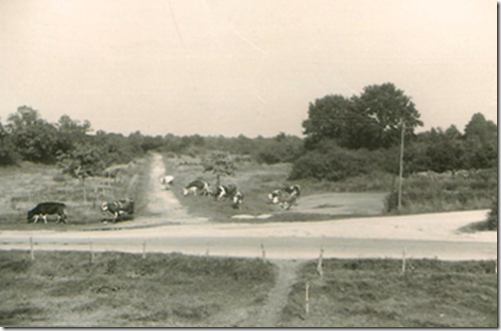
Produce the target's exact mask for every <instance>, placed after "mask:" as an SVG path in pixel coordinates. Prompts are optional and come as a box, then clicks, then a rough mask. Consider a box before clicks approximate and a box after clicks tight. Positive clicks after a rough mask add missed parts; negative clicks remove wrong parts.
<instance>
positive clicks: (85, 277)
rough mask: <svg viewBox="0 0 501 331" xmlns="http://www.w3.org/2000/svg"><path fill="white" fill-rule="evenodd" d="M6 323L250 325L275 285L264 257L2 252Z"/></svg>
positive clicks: (1, 311) (1, 314) (1, 300)
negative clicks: (262, 258) (93, 255)
mask: <svg viewBox="0 0 501 331" xmlns="http://www.w3.org/2000/svg"><path fill="white" fill-rule="evenodd" d="M0 268H1V270H2V273H1V274H0V281H1V282H2V284H3V286H2V287H1V288H0V325H2V326H11V327H58V326H59V327H176V326H178V327H179V326H192V327H210V326H214V327H222V326H244V327H245V326H252V325H255V324H256V317H257V315H258V314H257V313H258V312H259V311H260V308H261V306H262V305H263V304H264V301H265V300H266V295H267V293H268V292H269V290H270V289H271V287H272V286H273V278H274V273H275V268H274V267H273V266H272V265H271V264H270V263H268V262H264V261H262V260H260V259H253V260H251V259H237V258H234V259H233V258H226V259H223V258H216V257H190V256H184V255H181V254H148V255H147V257H146V258H145V259H142V258H141V255H134V254H125V253H113V252H109V253H96V254H95V259H94V261H93V262H92V263H91V261H90V259H89V254H88V253H85V252H38V253H37V255H36V259H35V260H34V261H31V260H30V259H29V256H28V254H26V252H5V251H4V252H0Z"/></svg>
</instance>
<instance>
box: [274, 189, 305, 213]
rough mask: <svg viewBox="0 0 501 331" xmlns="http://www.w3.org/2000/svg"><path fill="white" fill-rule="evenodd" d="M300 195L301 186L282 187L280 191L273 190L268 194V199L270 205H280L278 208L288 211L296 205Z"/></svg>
mask: <svg viewBox="0 0 501 331" xmlns="http://www.w3.org/2000/svg"><path fill="white" fill-rule="evenodd" d="M300 195H301V186H299V185H291V186H284V187H282V188H281V189H278V190H274V191H273V192H271V193H270V194H268V199H270V200H271V203H272V204H274V205H276V204H278V203H280V207H282V208H283V209H286V210H289V209H290V208H291V207H292V206H293V205H295V204H296V202H297V199H298V198H299V196H300Z"/></svg>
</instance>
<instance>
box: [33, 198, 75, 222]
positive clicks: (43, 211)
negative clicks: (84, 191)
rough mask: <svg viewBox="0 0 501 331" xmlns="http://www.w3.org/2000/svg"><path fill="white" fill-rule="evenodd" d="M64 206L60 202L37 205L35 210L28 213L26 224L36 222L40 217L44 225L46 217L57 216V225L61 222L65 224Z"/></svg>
mask: <svg viewBox="0 0 501 331" xmlns="http://www.w3.org/2000/svg"><path fill="white" fill-rule="evenodd" d="M65 208H66V205H65V204H64V203H60V202H42V203H39V204H38V205H37V206H36V207H35V208H33V209H32V210H30V211H28V222H30V221H33V222H34V223H36V222H38V219H39V218H40V217H42V218H43V220H44V223H47V215H57V222H56V224H57V223H59V222H60V221H63V222H64V223H65V224H66V223H67V222H66V217H67V216H66V213H65Z"/></svg>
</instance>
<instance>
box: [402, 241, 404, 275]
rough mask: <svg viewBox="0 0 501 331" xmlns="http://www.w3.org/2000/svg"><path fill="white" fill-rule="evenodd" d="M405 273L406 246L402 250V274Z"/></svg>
mask: <svg viewBox="0 0 501 331" xmlns="http://www.w3.org/2000/svg"><path fill="white" fill-rule="evenodd" d="M404 274H405V247H404V249H403V250H402V275H404Z"/></svg>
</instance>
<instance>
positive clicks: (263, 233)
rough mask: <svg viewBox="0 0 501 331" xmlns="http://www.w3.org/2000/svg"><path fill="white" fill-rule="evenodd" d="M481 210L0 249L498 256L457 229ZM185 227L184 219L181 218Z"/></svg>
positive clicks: (54, 239)
mask: <svg viewBox="0 0 501 331" xmlns="http://www.w3.org/2000/svg"><path fill="white" fill-rule="evenodd" d="M485 213H486V211H485V210H482V211H468V212H454V213H439V214H424V215H413V216H394V217H371V218H359V219H347V220H336V221H323V222H300V223H299V222H298V223H265V224H241V223H229V224H221V223H208V222H207V223H193V224H190V223H183V224H177V225H163V226H158V227H152V228H136V229H122V230H108V231H97V230H95V231H72V232H69V231H68V232H61V231H3V232H1V233H0V249H26V250H28V249H29V247H30V246H29V242H30V237H31V238H33V242H34V243H35V250H89V249H90V244H89V242H92V249H93V250H94V251H107V250H108V251H125V252H136V253H141V252H142V251H143V249H145V250H146V252H180V253H184V254H192V255H206V254H209V255H218V256H240V257H262V255H263V251H262V248H264V254H265V256H266V257H267V258H273V259H314V258H316V257H318V254H319V251H320V249H321V248H323V249H324V257H340V258H369V257H375V258H384V257H393V258H400V257H401V256H402V251H403V250H405V252H406V256H407V257H409V258H438V259H444V260H471V259H481V260H483V259H496V258H497V233H496V232H485V233H475V234H466V233H459V232H457V231H456V229H458V228H459V227H461V226H464V225H466V224H468V223H471V222H474V221H478V220H481V219H483V218H484V217H485ZM183 222H186V220H183Z"/></svg>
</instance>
